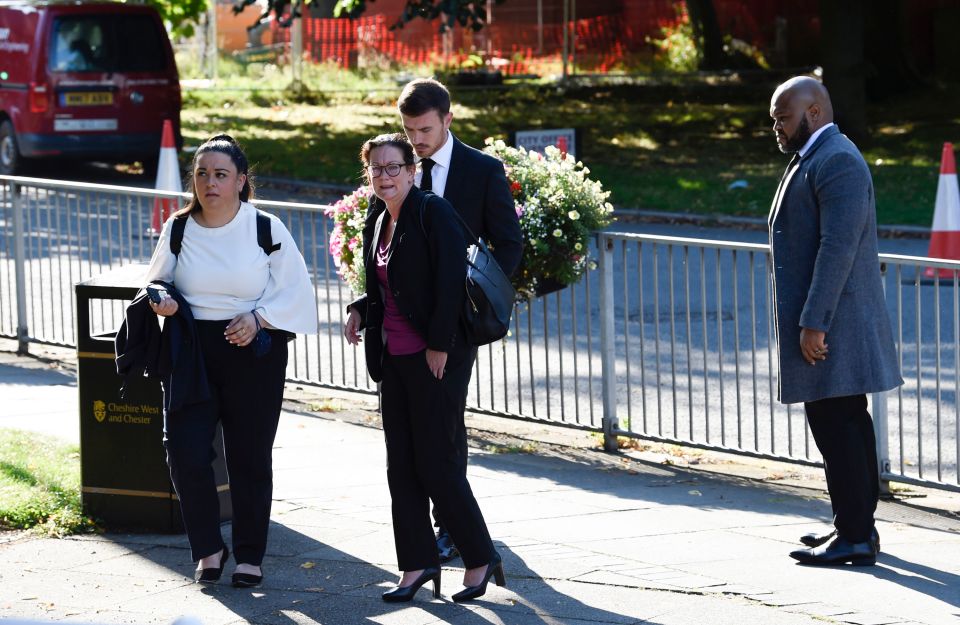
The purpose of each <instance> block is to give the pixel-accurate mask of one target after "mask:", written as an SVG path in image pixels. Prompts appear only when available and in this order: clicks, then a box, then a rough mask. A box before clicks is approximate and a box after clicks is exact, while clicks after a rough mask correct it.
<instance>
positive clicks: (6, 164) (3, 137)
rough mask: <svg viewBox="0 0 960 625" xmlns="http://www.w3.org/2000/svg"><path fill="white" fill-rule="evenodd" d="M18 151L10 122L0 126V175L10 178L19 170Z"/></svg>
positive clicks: (15, 136) (7, 121)
mask: <svg viewBox="0 0 960 625" xmlns="http://www.w3.org/2000/svg"><path fill="white" fill-rule="evenodd" d="M20 161H21V159H20V150H19V149H18V148H17V135H16V133H15V132H14V131H13V124H12V123H10V120H6V121H4V122H3V123H2V124H0V174H2V175H5V176H12V175H14V174H15V173H17V170H18V169H19V168H20V164H21V163H20Z"/></svg>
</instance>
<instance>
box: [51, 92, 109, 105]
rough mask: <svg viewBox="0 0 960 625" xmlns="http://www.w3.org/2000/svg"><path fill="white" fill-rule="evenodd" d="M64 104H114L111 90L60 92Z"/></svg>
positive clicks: (61, 101)
mask: <svg viewBox="0 0 960 625" xmlns="http://www.w3.org/2000/svg"><path fill="white" fill-rule="evenodd" d="M60 104H61V105H62V106H105V105H110V104H113V94H112V93H110V92H109V91H73V92H70V93H61V94H60Z"/></svg>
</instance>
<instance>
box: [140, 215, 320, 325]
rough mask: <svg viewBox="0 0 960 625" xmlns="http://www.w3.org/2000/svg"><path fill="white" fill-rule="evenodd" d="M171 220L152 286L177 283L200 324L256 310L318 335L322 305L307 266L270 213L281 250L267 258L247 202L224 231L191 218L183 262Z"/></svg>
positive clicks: (273, 321)
mask: <svg viewBox="0 0 960 625" xmlns="http://www.w3.org/2000/svg"><path fill="white" fill-rule="evenodd" d="M172 224H173V218H170V219H168V220H167V222H166V223H165V224H164V225H163V231H162V232H161V233H160V240H159V241H158V242H157V248H156V249H155V250H154V252H153V258H152V259H151V260H150V267H149V269H148V270H147V282H151V281H153V280H163V281H165V282H170V283H173V284H174V285H175V286H176V287H177V290H178V291H180V293H181V294H182V295H183V297H184V299H185V300H186V301H187V302H188V303H189V304H190V310H191V311H192V312H193V317H194V318H195V319H200V320H212V321H216V320H229V319H233V318H234V317H235V316H237V315H238V314H240V313H245V312H250V311H251V310H254V309H256V310H257V312H258V313H259V314H260V316H261V317H263V319H265V320H266V321H267V322H268V323H269V324H270V325H271V326H273V327H275V328H279V329H281V330H288V331H290V332H294V333H297V334H316V332H317V305H316V299H315V291H314V288H313V284H312V283H311V281H310V275H309V274H308V273H307V266H306V263H304V261H303V256H302V255H301V254H300V250H298V249H297V246H296V243H294V241H293V237H292V236H290V232H289V231H288V230H287V228H286V226H284V225H283V222H282V221H280V220H279V219H278V218H277V217H275V216H274V215H270V233H271V235H272V237H273V243H274V245H276V244H277V243H279V244H280V249H278V250H276V251H274V252H273V253H272V254H270V255H269V256H267V254H266V253H265V252H264V251H263V249H262V248H261V247H260V245H259V244H258V243H257V209H256V208H254V206H253V205H252V204H249V203H247V202H242V203H241V204H240V210H239V211H238V212H237V215H236V216H235V217H234V218H233V219H232V220H231V221H230V222H229V223H227V224H225V225H223V226H220V227H219V228H207V227H204V226H201V225H200V224H199V223H197V222H196V221H195V220H194V219H193V217H192V216H191V217H189V218H188V219H187V223H186V227H185V228H184V230H183V243H182V245H181V247H180V255H179V258H178V257H177V256H175V255H174V254H173V252H171V251H170V228H171V225H172Z"/></svg>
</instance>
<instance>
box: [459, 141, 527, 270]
mask: <svg viewBox="0 0 960 625" xmlns="http://www.w3.org/2000/svg"><path fill="white" fill-rule="evenodd" d="M451 137H452V138H453V153H452V154H451V156H450V171H449V172H448V174H447V184H446V186H445V187H444V190H443V197H444V199H446V200H447V201H448V202H450V203H451V204H453V207H454V208H456V209H457V212H458V213H460V216H461V217H463V220H464V221H465V222H467V225H468V226H470V229H471V230H473V233H474V234H476V235H477V236H478V237H481V238H483V240H484V241H486V242H487V243H488V244H489V245H490V247H492V248H493V257H494V258H496V259H497V263H498V264H499V265H500V268H501V269H503V273H505V274H506V275H507V276H509V275H511V274H512V273H513V272H514V271H516V269H517V267H519V266H520V257H521V256H522V254H523V235H522V234H521V232H520V220H519V219H518V218H517V210H516V204H515V203H514V201H513V194H512V193H510V185H509V184H508V183H507V175H506V173H504V170H503V163H501V162H500V160H498V159H496V158H494V157H492V156H490V155H489V154H486V153H484V152H481V151H480V150H476V149H474V148H471V147H470V146H468V145H466V144H464V143H463V142H461V141H460V140H459V139H457V138H456V137H454V136H453V135H452V134H451ZM468 236H469V235H468Z"/></svg>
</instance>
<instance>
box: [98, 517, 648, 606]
mask: <svg viewBox="0 0 960 625" xmlns="http://www.w3.org/2000/svg"><path fill="white" fill-rule="evenodd" d="M223 529H224V530H225V531H224V538H225V539H226V541H227V542H228V543H229V524H227V525H224V526H223ZM108 538H110V539H111V540H114V541H115V542H117V543H119V544H123V545H124V546H126V547H128V548H130V549H133V550H135V551H136V552H137V553H136V555H137V557H138V558H143V559H146V560H147V561H149V562H151V563H153V564H154V565H158V566H159V567H162V568H163V569H167V570H168V571H169V572H170V573H173V574H174V575H173V577H179V576H181V575H182V576H184V577H187V578H190V577H192V575H193V572H192V571H193V567H194V565H193V563H192V562H190V561H189V557H190V556H189V549H188V548H187V546H186V538H185V537H184V536H182V535H170V536H162V535H161V536H159V537H158V536H157V535H150V536H149V537H146V536H145V537H143V538H140V537H138V536H136V535H129V534H128V535H115V536H113V537H109V536H108ZM147 540H149V541H151V542H152V543H153V544H152V545H151V546H150V547H148V548H145V549H143V550H139V549H137V547H138V545H142V544H143V543H144V542H145V541H147ZM158 543H162V544H158ZM497 548H498V549H499V551H500V553H501V555H502V556H503V559H504V566H505V572H506V576H507V587H506V589H501V588H498V587H496V586H495V585H494V584H493V581H492V580H491V582H490V585H489V586H488V589H487V594H486V595H485V596H484V597H482V598H480V599H478V600H477V601H474V602H471V603H467V604H456V603H453V602H452V600H451V599H450V596H451V595H452V594H453V593H455V592H457V591H459V590H460V589H461V578H462V569H461V568H459V567H460V566H462V564H461V563H460V562H459V560H455V561H454V562H453V563H452V566H453V568H449V567H446V568H444V571H443V576H444V577H443V582H444V585H443V587H442V591H443V595H442V599H440V600H435V599H433V596H432V586H431V585H430V584H427V585H425V586H424V587H423V588H422V589H421V590H420V591H419V592H418V593H417V596H416V598H415V599H414V600H413V601H412V602H410V603H401V604H387V603H384V602H383V601H382V600H381V599H380V594H381V593H382V592H383V591H385V590H387V589H389V588H390V587H391V584H393V583H394V582H395V581H396V574H395V572H393V571H389V570H386V569H384V568H382V567H381V566H378V565H376V564H372V563H369V562H364V561H362V560H359V559H358V558H356V557H354V556H352V555H350V554H348V553H345V552H343V551H339V550H337V549H335V548H333V547H331V546H330V545H326V544H324V543H323V542H321V541H318V540H316V539H314V538H311V537H309V536H306V535H305V534H302V533H300V532H297V531H295V530H292V529H290V528H288V527H286V526H284V525H280V524H277V523H272V524H271V528H270V545H269V548H268V553H267V557H266V559H265V560H264V563H263V569H264V573H265V577H264V583H263V585H262V586H261V587H260V588H256V589H236V588H232V587H231V586H230V573H231V571H232V569H233V566H234V562H233V560H232V559H231V560H230V561H229V562H228V563H227V566H226V569H225V570H224V576H223V578H222V579H221V580H220V582H219V583H218V584H213V585H209V586H203V587H198V586H194V585H192V584H189V583H186V584H184V585H183V586H182V587H181V589H180V590H179V591H178V590H176V589H173V590H167V591H166V592H165V597H164V598H165V601H164V602H163V603H164V604H165V605H160V604H159V602H157V601H156V599H155V598H151V597H150V596H149V595H148V596H146V597H143V598H139V599H134V600H132V601H129V602H124V603H123V604H122V605H121V606H120V607H119V609H120V610H121V611H122V612H123V613H126V614H128V615H129V614H130V613H131V612H133V613H137V612H145V611H149V612H150V613H151V615H152V616H153V617H155V618H158V619H160V620H166V621H167V622H169V621H172V620H173V619H174V618H177V617H179V616H184V615H186V616H192V617H196V618H198V619H199V620H200V621H201V622H203V623H228V622H232V619H233V617H234V616H235V621H236V622H238V623H239V622H250V623H258V624H266V625H294V624H299V623H304V622H310V623H313V622H316V623H323V624H327V623H336V624H337V625H361V624H362V625H369V624H370V623H380V622H388V620H389V619H391V615H394V614H395V613H399V612H401V611H407V612H408V614H404V615H403V616H402V617H400V615H399V614H397V615H396V616H397V617H398V618H399V619H400V620H402V622H408V621H407V619H408V618H411V615H410V614H409V613H415V612H419V613H421V614H420V616H416V617H414V618H412V620H410V621H409V622H417V623H432V622H443V623H455V624H457V625H490V624H493V623H497V624H499V623H517V622H523V623H540V622H542V623H556V622H557V621H556V620H555V619H556V618H560V619H584V620H587V621H589V622H603V623H633V622H636V620H637V618H636V617H631V616H626V615H623V614H618V613H616V612H610V611H607V610H603V609H600V608H597V607H593V606H589V605H586V604H584V603H583V602H581V601H579V600H577V599H575V598H573V597H571V596H569V595H566V594H564V593H562V592H559V591H557V590H555V589H554V588H552V587H551V585H550V584H549V583H545V582H543V581H541V580H540V578H539V576H538V575H537V574H536V572H534V571H533V570H532V569H531V568H530V567H528V566H527V564H526V563H525V562H524V560H523V559H521V558H520V557H519V556H517V555H516V554H515V553H513V552H512V551H511V550H510V549H509V548H507V547H506V546H504V545H502V544H498V545H497ZM384 555H385V556H387V557H391V558H392V555H393V554H392V553H391V554H384ZM305 565H306V566H305ZM141 567H142V564H141ZM164 577H167V578H169V577H171V576H170V575H164V574H162V573H159V571H158V579H160V578H164ZM170 581H172V580H170ZM196 592H200V593H202V594H204V595H205V596H207V597H209V598H211V599H214V600H215V601H216V603H213V602H204V603H203V604H198V603H197V602H196V600H195V599H194V600H190V596H191V595H194V594H195V593H196ZM171 593H173V594H171ZM177 595H181V596H182V601H176V600H175V599H177ZM171 599H174V601H169V600H171ZM198 605H199V606H200V607H199V608H197V609H199V610H201V611H200V612H199V613H197V612H195V611H192V609H194V608H195V606H198ZM424 613H425V614H426V615H430V617H432V618H424ZM231 615H233V616H231ZM131 616H132V615H131ZM385 619H387V620H385ZM389 622H393V621H392V620H389ZM564 622H566V621H565V620H564ZM645 622H646V621H645Z"/></svg>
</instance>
